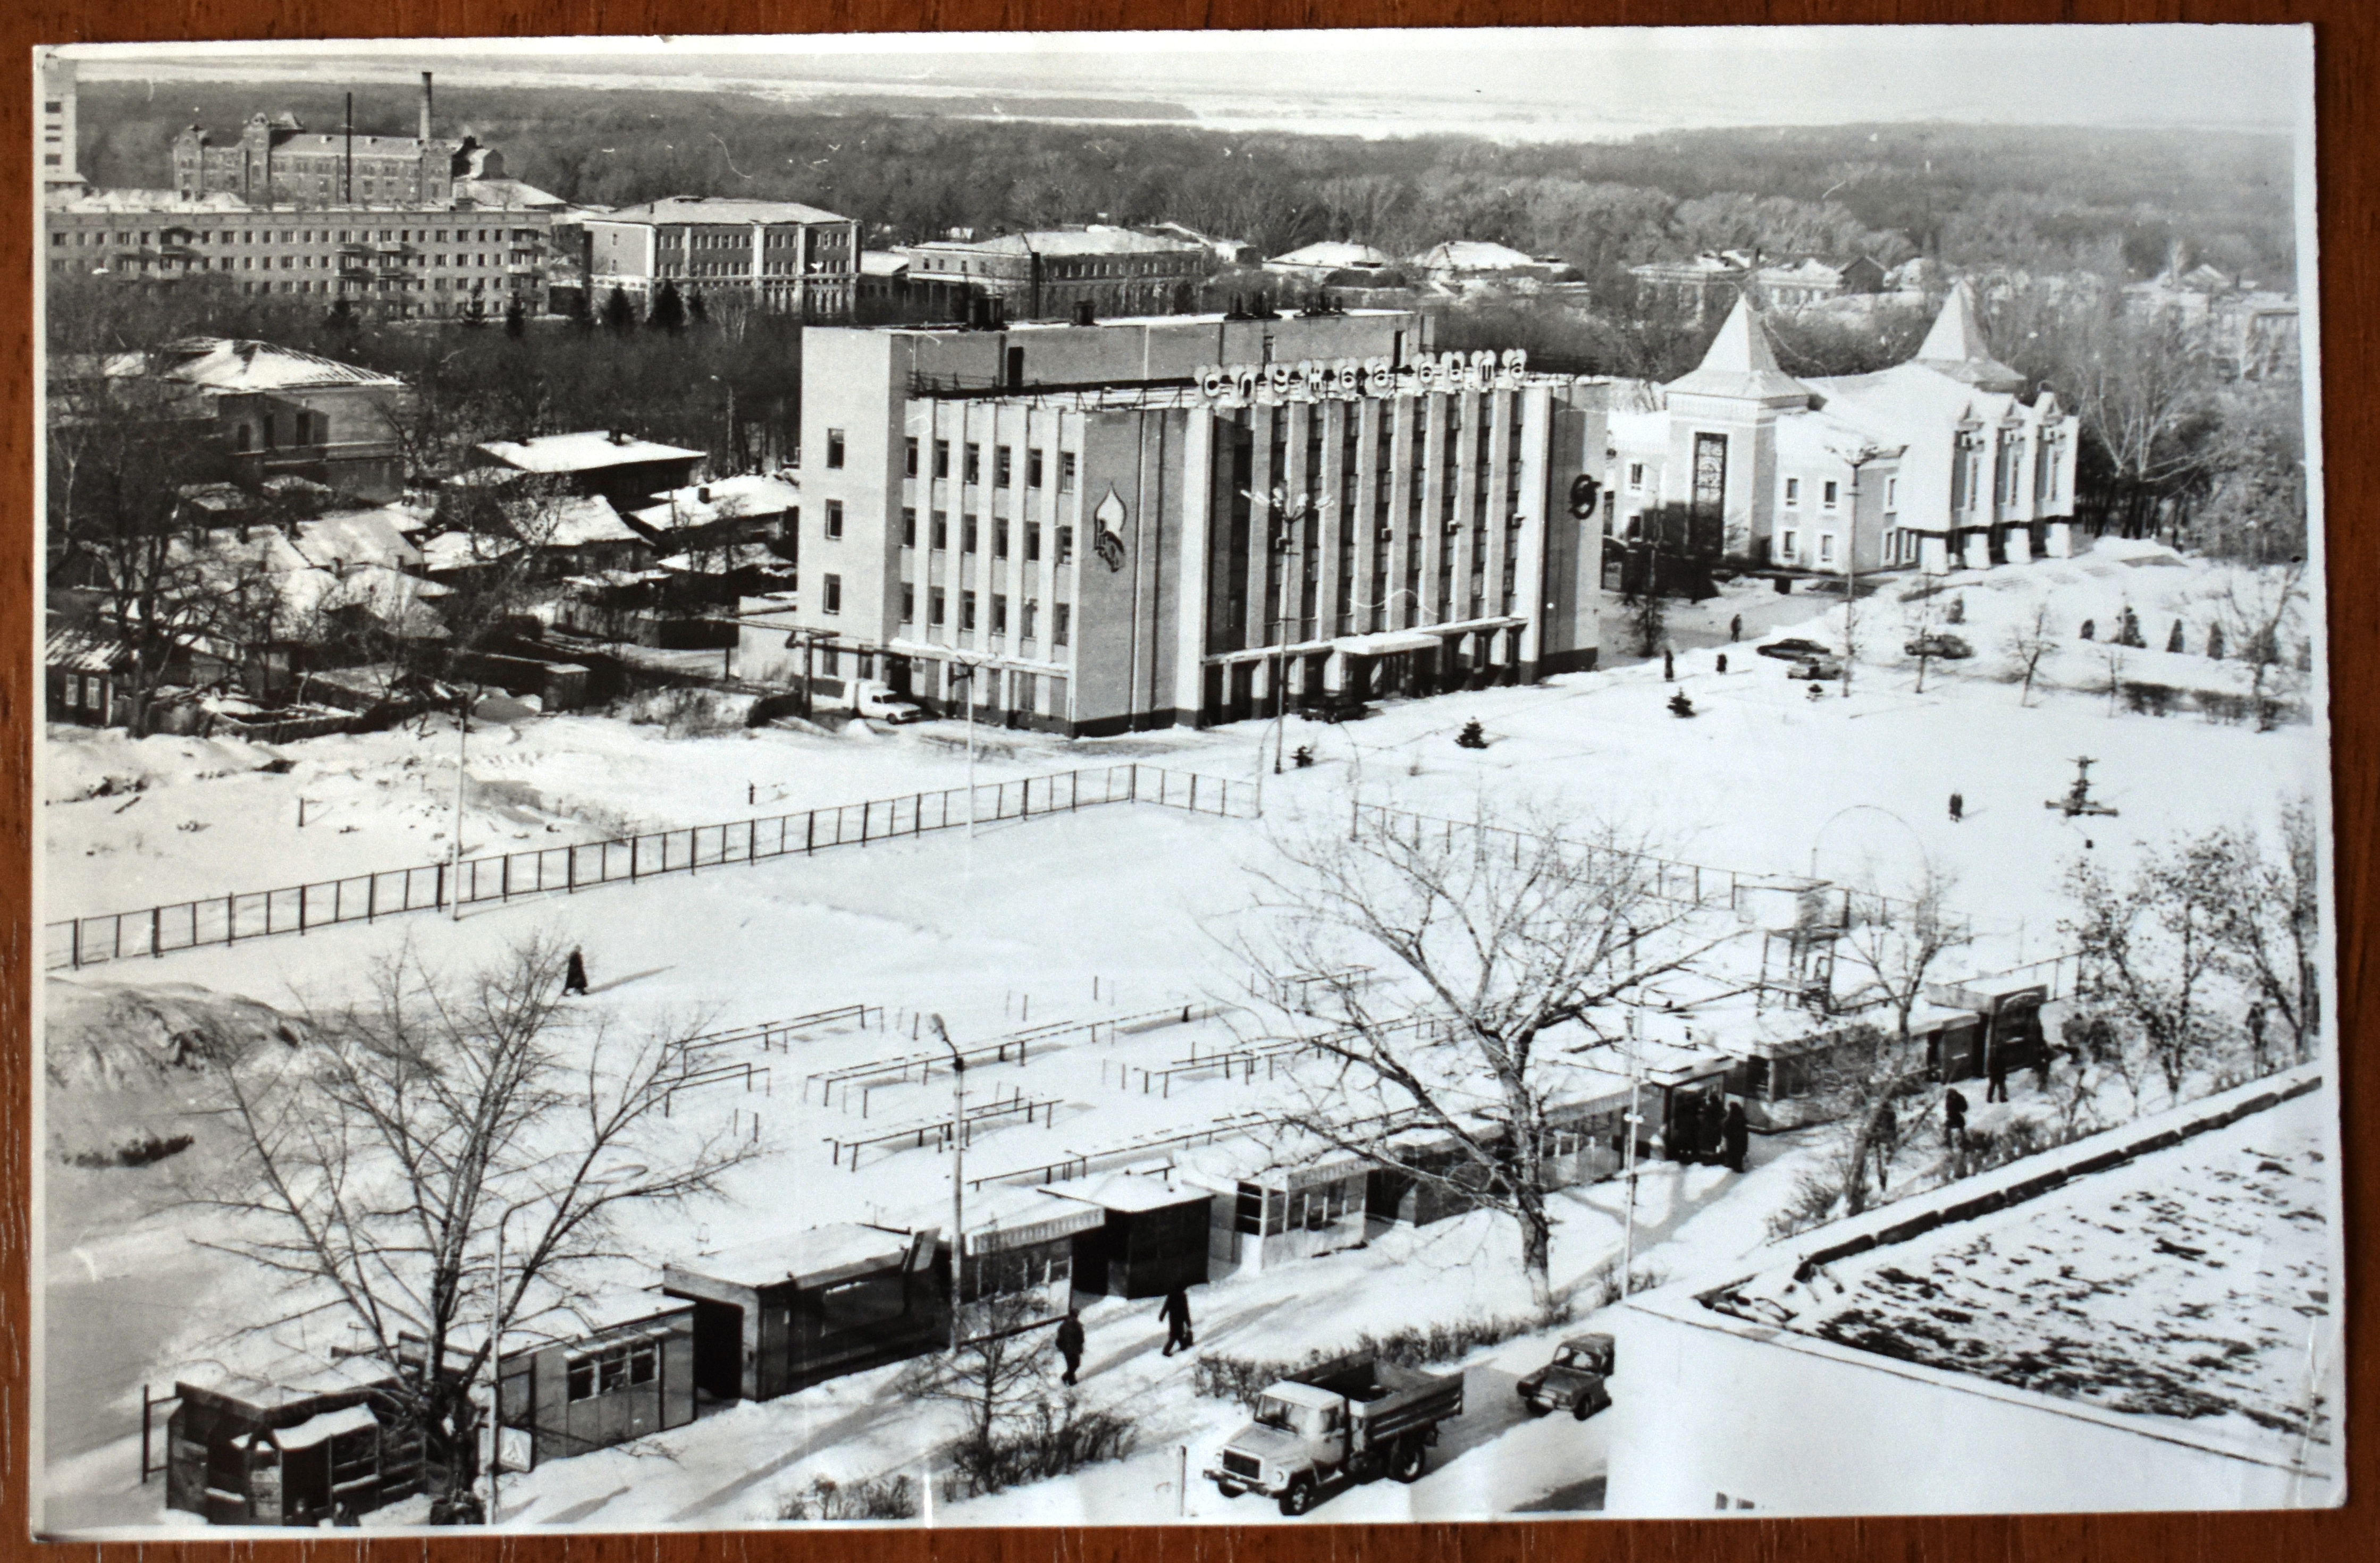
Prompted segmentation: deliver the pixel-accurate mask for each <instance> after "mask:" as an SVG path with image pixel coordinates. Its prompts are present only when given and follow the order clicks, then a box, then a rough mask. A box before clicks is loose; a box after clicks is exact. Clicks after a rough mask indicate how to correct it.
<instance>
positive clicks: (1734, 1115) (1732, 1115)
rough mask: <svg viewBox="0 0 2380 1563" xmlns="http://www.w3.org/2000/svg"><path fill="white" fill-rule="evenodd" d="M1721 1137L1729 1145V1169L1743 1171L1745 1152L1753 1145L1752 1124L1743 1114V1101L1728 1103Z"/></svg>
mask: <svg viewBox="0 0 2380 1563" xmlns="http://www.w3.org/2000/svg"><path fill="white" fill-rule="evenodd" d="M1719 1137H1720V1140H1721V1142H1722V1143H1723V1144H1725V1145H1726V1146H1727V1169H1728V1170H1729V1171H1730V1172H1741V1171H1743V1157H1744V1153H1745V1152H1746V1151H1748V1150H1750V1149H1751V1147H1752V1124H1751V1123H1750V1121H1747V1120H1746V1119H1745V1118H1744V1116H1743V1103H1742V1102H1730V1103H1728V1104H1727V1121H1726V1122H1725V1123H1723V1124H1721V1125H1720V1126H1719Z"/></svg>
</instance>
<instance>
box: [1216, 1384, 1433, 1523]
mask: <svg viewBox="0 0 2380 1563" xmlns="http://www.w3.org/2000/svg"><path fill="white" fill-rule="evenodd" d="M1462 1414H1463V1375H1461V1374H1460V1373H1451V1374H1433V1373H1424V1372H1422V1371H1421V1370H1419V1369H1418V1368H1404V1367H1398V1366H1396V1365H1395V1364H1394V1363H1384V1362H1381V1361H1380V1360H1379V1359H1378V1355H1377V1354H1375V1353H1373V1352H1370V1351H1355V1352H1350V1353H1348V1354H1347V1355H1345V1356H1342V1357H1333V1358H1331V1359H1330V1360H1329V1361H1327V1362H1321V1363H1315V1364H1314V1365H1313V1366H1312V1367H1309V1368H1306V1369H1305V1370H1303V1371H1301V1372H1299V1373H1296V1374H1293V1375H1290V1376H1289V1377H1288V1378H1285V1379H1282V1380H1281V1381H1280V1382H1279V1383H1276V1384H1272V1385H1269V1386H1268V1387H1266V1388H1265V1390H1264V1391H1263V1392H1262V1393H1261V1394H1259V1395H1258V1396H1257V1403H1256V1416H1255V1419H1254V1420H1253V1421H1251V1422H1249V1424H1247V1425H1246V1426H1245V1427H1243V1428H1241V1429H1240V1430H1239V1431H1238V1432H1237V1433H1234V1434H1233V1435H1232V1436H1231V1437H1230V1438H1229V1439H1227V1440H1226V1441H1225V1442H1224V1444H1223V1447H1222V1448H1220V1450H1218V1451H1217V1453H1216V1458H1215V1463H1214V1464H1212V1465H1210V1466H1209V1467H1208V1469H1207V1471H1206V1475H1207V1478H1208V1480H1209V1481H1211V1482H1213V1483H1214V1484H1215V1489H1216V1490H1217V1491H1218V1492H1220V1493H1221V1494H1222V1495H1223V1496H1225V1497H1227V1498H1235V1497H1238V1496H1240V1495H1241V1494H1242V1493H1262V1494H1264V1495H1265V1496H1267V1497H1269V1498H1272V1499H1274V1500H1276V1501H1277V1502H1278V1503H1279V1504H1280V1505H1281V1512H1282V1513H1283V1514H1286V1515H1290V1516H1292V1517H1294V1516H1296V1515H1300V1514H1303V1513H1305V1511H1306V1510H1307V1509H1309V1508H1313V1507H1314V1506H1315V1504H1317V1503H1318V1502H1319V1501H1321V1499H1323V1498H1324V1497H1326V1496H1330V1493H1331V1492H1332V1491H1334V1490H1336V1489H1337V1488H1338V1487H1340V1486H1342V1485H1346V1484H1355V1483H1364V1482H1375V1481H1378V1479H1379V1478H1380V1477H1382V1476H1392V1477H1394V1478H1395V1479H1396V1480H1398V1481H1400V1482H1415V1481H1419V1480H1420V1479H1421V1474H1422V1471H1423V1469H1424V1467H1425V1466H1426V1465H1427V1461H1428V1451H1429V1448H1430V1447H1431V1446H1432V1445H1434V1444H1436V1443H1437V1442H1438V1429H1439V1424H1440V1423H1443V1422H1447V1421H1451V1419H1453V1418H1455V1417H1458V1416H1461V1415H1462Z"/></svg>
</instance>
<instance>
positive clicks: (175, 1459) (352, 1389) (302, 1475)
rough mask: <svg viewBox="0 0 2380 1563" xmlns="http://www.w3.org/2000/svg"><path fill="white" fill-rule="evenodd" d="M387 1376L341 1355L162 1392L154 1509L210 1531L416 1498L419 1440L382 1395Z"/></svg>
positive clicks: (309, 1521)
mask: <svg viewBox="0 0 2380 1563" xmlns="http://www.w3.org/2000/svg"><path fill="white" fill-rule="evenodd" d="M394 1387H395V1378H394V1377H393V1376H392V1375H390V1373H389V1372H388V1370H387V1369H386V1368H384V1367H382V1366H379V1365H377V1364H374V1363H368V1362H366V1361H365V1360H363V1359H362V1358H359V1357H351V1358H348V1359H346V1360H345V1361H342V1362H338V1363H331V1364H329V1365H327V1366H324V1367H322V1368H319V1369H316V1370H314V1371H311V1372H309V1373H306V1374H304V1375H298V1376H294V1377H291V1378H287V1379H284V1380H282V1381H280V1382H268V1381H266V1380H263V1379H258V1378H247V1377H226V1378H223V1379H219V1380H215V1381H212V1382H209V1383H194V1382H191V1381H189V1380H187V1379H185V1380H183V1381H181V1382H179V1383H177V1384H176V1385H175V1386H174V1393H175V1394H176V1396H177V1397H178V1398H179V1403H178V1404H177V1405H176V1407H175V1408H174V1413H173V1415H172V1416H171V1417H170V1418H168V1419H167V1422H166V1424H165V1425H166V1451H167V1452H166V1457H165V1504H166V1507H167V1508H176V1509H180V1510H182V1511H183V1512H185V1513H189V1514H203V1515H205V1516H206V1520H207V1523H209V1524H211V1525H313V1524H316V1523H319V1522H320V1521H323V1520H325V1519H328V1518H330V1517H331V1516H332V1515H333V1513H334V1511H335V1510H336V1509H337V1508H339V1507H340V1506H342V1505H344V1506H345V1507H346V1509H347V1510H348V1512H350V1513H352V1514H362V1513H364V1512H366V1511H368V1510H370V1509H374V1508H380V1507H381V1506H382V1505H383V1504H386V1503H393V1502H395V1500H397V1499H398V1498H402V1497H409V1496H412V1495H413V1494H415V1493H417V1492H419V1491H420V1490H421V1440H420V1436H419V1434H417V1433H413V1432H411V1431H410V1430H409V1429H407V1427H405V1425H404V1424H402V1422H401V1421H400V1420H399V1418H398V1417H397V1415H396V1414H395V1409H396V1408H395V1401H394V1400H393V1399H391V1398H390V1393H389V1392H390V1391H391V1390H392V1389H393V1388H394Z"/></svg>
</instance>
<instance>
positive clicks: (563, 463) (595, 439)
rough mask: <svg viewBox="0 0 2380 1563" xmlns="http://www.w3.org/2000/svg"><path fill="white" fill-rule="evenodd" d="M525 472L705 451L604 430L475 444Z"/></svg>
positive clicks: (675, 458) (625, 463) (673, 458)
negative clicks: (615, 436) (691, 449)
mask: <svg viewBox="0 0 2380 1563" xmlns="http://www.w3.org/2000/svg"><path fill="white" fill-rule="evenodd" d="M472 448H473V449H474V450H477V451H479V452H480V453H482V454H486V455H491V456H493V457H494V458H495V459H496V460H498V461H500V462H502V463H504V465H505V466H511V467H516V468H518V469H519V470H521V471H523V472H548V473H553V472H590V471H594V470H596V469H598V468H601V467H606V466H628V465H630V464H631V463H634V462H640V461H689V460H693V459H695V458H697V457H698V456H700V455H701V454H702V453H701V452H700V451H689V450H686V449H685V448H683V447H681V446H678V445H664V444H661V443H658V442H655V441H651V440H639V439H637V438H636V437H635V436H634V435H624V436H621V437H619V438H616V439H615V438H613V435H612V433H611V431H610V430H602V429H587V430H579V431H577V432H576V433H570V434H540V435H538V436H537V437H536V438H534V439H530V440H490V441H488V442H485V443H484V444H480V445H475V446H473V447H472Z"/></svg>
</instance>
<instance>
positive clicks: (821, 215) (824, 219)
mask: <svg viewBox="0 0 2380 1563" xmlns="http://www.w3.org/2000/svg"><path fill="white" fill-rule="evenodd" d="M603 220H604V221H605V222H607V223H653V224H680V223H693V224H702V223H848V222H850V221H851V219H850V218H848V217H845V216H844V215H842V214H841V213H840V212H829V211H827V210H825V209H824V208H822V207H817V206H804V205H803V204H802V203H801V202H799V201H797V200H737V199H736V198H735V197H733V196H664V197H662V199H661V200H649V201H647V202H645V203H644V204H643V205H642V206H623V207H621V208H620V209H619V210H617V211H615V212H606V213H604V217H603Z"/></svg>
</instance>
